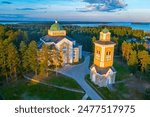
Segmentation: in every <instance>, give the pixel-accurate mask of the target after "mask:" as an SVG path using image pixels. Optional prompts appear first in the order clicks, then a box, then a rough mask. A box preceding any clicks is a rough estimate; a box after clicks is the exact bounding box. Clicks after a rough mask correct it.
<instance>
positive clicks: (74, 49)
mask: <svg viewBox="0 0 150 117" xmlns="http://www.w3.org/2000/svg"><path fill="white" fill-rule="evenodd" d="M40 42H41V44H40V46H41V45H42V44H46V45H48V46H52V45H53V46H55V48H56V49H57V50H59V51H62V55H63V64H68V63H77V62H79V60H80V59H81V58H82V45H79V44H78V43H76V41H75V40H73V39H72V38H70V37H68V36H67V35H66V30H64V29H63V27H62V26H61V25H60V24H59V23H58V22H57V21H55V23H54V24H52V25H51V27H50V29H49V30H48V34H47V35H45V36H43V37H41V38H40Z"/></svg>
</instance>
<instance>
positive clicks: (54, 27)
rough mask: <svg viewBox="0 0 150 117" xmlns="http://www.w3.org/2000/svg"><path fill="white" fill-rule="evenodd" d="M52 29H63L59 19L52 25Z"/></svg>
mask: <svg viewBox="0 0 150 117" xmlns="http://www.w3.org/2000/svg"><path fill="white" fill-rule="evenodd" d="M50 30H51V31H59V30H63V28H62V26H60V24H59V23H58V22H57V21H55V23H54V24H52V25H51V27H50Z"/></svg>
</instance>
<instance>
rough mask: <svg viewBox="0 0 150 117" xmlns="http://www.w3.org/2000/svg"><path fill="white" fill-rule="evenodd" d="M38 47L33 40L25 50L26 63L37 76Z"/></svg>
mask: <svg viewBox="0 0 150 117" xmlns="http://www.w3.org/2000/svg"><path fill="white" fill-rule="evenodd" d="M37 53H38V48H37V45H36V42H35V41H31V42H30V44H29V47H28V50H27V57H28V63H29V66H30V68H31V70H33V71H34V72H35V75H36V76H37V73H38V67H39V63H38V55H37Z"/></svg>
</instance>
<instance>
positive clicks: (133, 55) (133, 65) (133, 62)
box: [127, 50, 138, 72]
mask: <svg viewBox="0 0 150 117" xmlns="http://www.w3.org/2000/svg"><path fill="white" fill-rule="evenodd" d="M127 63H128V65H129V66H130V69H131V71H132V72H135V71H136V70H137V66H138V58H137V52H136V51H135V50H130V56H129V59H128V61H127Z"/></svg>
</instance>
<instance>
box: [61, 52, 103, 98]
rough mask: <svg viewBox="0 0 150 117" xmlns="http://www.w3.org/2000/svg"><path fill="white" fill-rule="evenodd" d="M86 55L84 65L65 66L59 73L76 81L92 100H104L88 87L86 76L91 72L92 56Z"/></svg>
mask: <svg viewBox="0 0 150 117" xmlns="http://www.w3.org/2000/svg"><path fill="white" fill-rule="evenodd" d="M84 55H85V61H84V62H83V63H81V64H79V65H72V66H71V65H67V66H64V67H63V68H62V69H60V70H59V71H58V72H59V73H61V74H63V75H66V76H68V77H71V78H73V79H74V80H76V81H77V83H78V84H79V85H80V86H81V87H82V88H83V89H84V90H85V92H86V94H87V95H88V96H89V97H90V98H91V99H92V100H102V98H101V97H100V96H99V95H98V94H97V93H96V92H95V90H94V89H92V88H91V87H90V86H89V85H88V83H87V82H86V81H85V79H84V78H85V75H86V74H89V73H90V71H89V62H90V56H89V54H88V55H87V53H84Z"/></svg>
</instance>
